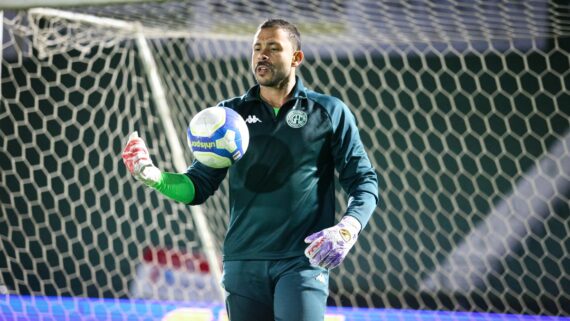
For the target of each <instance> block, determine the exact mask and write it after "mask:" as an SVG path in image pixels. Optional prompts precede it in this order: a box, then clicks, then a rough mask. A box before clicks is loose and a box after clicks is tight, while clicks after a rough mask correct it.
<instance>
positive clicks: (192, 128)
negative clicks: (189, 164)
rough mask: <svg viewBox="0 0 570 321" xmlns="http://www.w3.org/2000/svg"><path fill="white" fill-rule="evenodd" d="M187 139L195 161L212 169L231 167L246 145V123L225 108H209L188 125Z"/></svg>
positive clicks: (245, 148) (247, 134)
mask: <svg viewBox="0 0 570 321" xmlns="http://www.w3.org/2000/svg"><path fill="white" fill-rule="evenodd" d="M187 138H188V146H190V149H191V150H192V154H194V157H195V158H196V159H197V160H198V161H199V162H200V163H202V164H204V165H206V166H208V167H212V168H225V167H229V166H231V165H232V164H233V163H235V162H236V161H237V160H239V159H240V158H241V157H242V156H243V155H244V154H245V152H246V151H247V146H248V145H249V131H248V129H247V125H246V123H245V121H244V120H243V118H242V117H241V116H240V115H239V114H238V113H237V112H235V111H234V110H232V109H230V108H226V107H209V108H206V109H204V110H202V111H200V112H199V113H197V114H196V115H195V116H194V117H193V118H192V120H191V121H190V125H189V126H188V135H187Z"/></svg>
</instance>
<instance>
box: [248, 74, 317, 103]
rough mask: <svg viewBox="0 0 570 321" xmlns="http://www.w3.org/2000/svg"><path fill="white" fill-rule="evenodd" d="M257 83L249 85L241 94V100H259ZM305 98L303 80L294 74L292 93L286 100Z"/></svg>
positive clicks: (305, 89) (305, 91)
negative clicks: (242, 94)
mask: <svg viewBox="0 0 570 321" xmlns="http://www.w3.org/2000/svg"><path fill="white" fill-rule="evenodd" d="M259 88H260V86H259V84H257V85H255V86H253V87H251V88H250V89H249V90H248V91H247V92H246V93H245V95H244V96H243V100H245V101H252V100H261V98H260V96H259ZM303 98H307V88H305V86H304V85H303V81H302V80H301V78H299V76H295V87H293V95H292V96H291V98H289V99H288V100H293V99H303Z"/></svg>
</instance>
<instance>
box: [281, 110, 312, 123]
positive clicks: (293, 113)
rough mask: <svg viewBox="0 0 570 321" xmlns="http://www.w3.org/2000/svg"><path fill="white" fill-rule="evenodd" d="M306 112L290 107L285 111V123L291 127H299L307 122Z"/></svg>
mask: <svg viewBox="0 0 570 321" xmlns="http://www.w3.org/2000/svg"><path fill="white" fill-rule="evenodd" d="M307 118H308V117H307V113H306V112H304V111H302V110H296V109H291V110H290V111H289V112H288V113H287V117H286V121H287V125H289V127H291V128H301V127H303V126H305V124H307Z"/></svg>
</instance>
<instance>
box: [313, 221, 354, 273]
mask: <svg viewBox="0 0 570 321" xmlns="http://www.w3.org/2000/svg"><path fill="white" fill-rule="evenodd" d="M360 229H361V225H360V222H359V221H358V220H357V219H356V218H354V217H352V216H348V215H347V216H344V217H343V218H342V219H341V221H340V222H339V223H338V224H337V225H335V226H332V227H329V228H327V229H324V230H322V231H320V232H317V233H313V234H311V235H309V236H308V237H307V238H305V243H310V244H309V246H308V247H307V248H306V249H305V256H307V257H308V258H309V261H310V263H311V264H312V265H315V266H320V267H322V268H325V269H332V268H335V267H337V266H338V265H340V263H341V262H342V261H343V260H344V258H345V257H346V255H347V254H348V251H350V249H351V248H352V247H353V246H354V243H356V239H357V237H358V233H360Z"/></svg>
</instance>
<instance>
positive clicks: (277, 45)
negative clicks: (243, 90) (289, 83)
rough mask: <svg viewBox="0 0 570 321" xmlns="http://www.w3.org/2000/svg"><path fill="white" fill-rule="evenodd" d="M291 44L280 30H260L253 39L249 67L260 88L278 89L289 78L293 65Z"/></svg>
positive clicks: (293, 50)
mask: <svg viewBox="0 0 570 321" xmlns="http://www.w3.org/2000/svg"><path fill="white" fill-rule="evenodd" d="M294 53H295V49H294V48H293V43H292V42H291V39H290V38H289V33H288V32H287V31H285V30H283V29H281V28H264V29H260V30H259V31H258V32H257V33H256V34H255V37H254V39H253V52H252V55H251V66H252V71H253V74H254V76H255V79H256V80H257V82H258V83H259V84H260V85H261V86H266V87H280V86H281V85H282V84H284V80H286V79H288V78H289V77H290V76H291V73H292V72H293V71H292V67H293V65H295V66H296V64H295V63H294V58H295V57H294Z"/></svg>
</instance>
